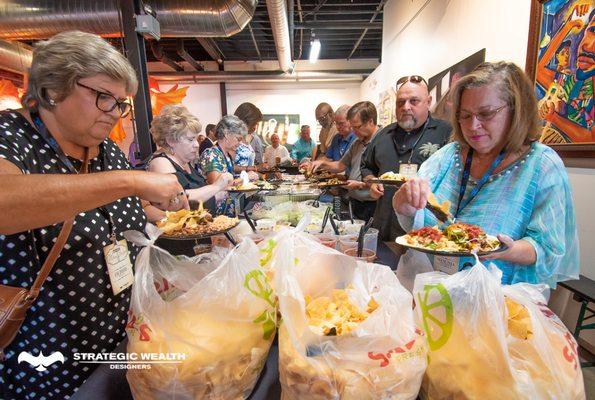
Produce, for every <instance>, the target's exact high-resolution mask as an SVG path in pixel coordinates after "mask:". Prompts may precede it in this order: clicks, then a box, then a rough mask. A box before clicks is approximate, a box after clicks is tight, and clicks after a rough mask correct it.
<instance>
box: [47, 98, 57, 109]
mask: <svg viewBox="0 0 595 400" xmlns="http://www.w3.org/2000/svg"><path fill="white" fill-rule="evenodd" d="M48 103H50V106H52V107H53V106H55V105H56V100H54V99H50V100H49V101H48Z"/></svg>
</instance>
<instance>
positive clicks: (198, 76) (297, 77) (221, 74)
mask: <svg viewBox="0 0 595 400" xmlns="http://www.w3.org/2000/svg"><path fill="white" fill-rule="evenodd" d="M371 72H372V70H352V71H301V72H294V73H293V74H285V73H283V72H281V71H277V72H275V71H252V72H245V71H197V72H192V71H180V72H175V71H159V72H158V71H155V72H153V73H151V76H152V77H154V78H155V79H157V80H158V81H169V82H177V83H216V82H226V83H231V82H297V81H299V82H362V81H363V80H364V78H365V77H366V76H368V75H369V74H370V73H371Z"/></svg>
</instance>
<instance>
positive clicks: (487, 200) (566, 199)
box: [393, 62, 579, 288]
mask: <svg viewBox="0 0 595 400" xmlns="http://www.w3.org/2000/svg"><path fill="white" fill-rule="evenodd" d="M452 101H453V108H454V115H453V118H452V125H453V135H454V142H453V143H450V144H448V145H446V146H444V147H443V148H442V149H440V150H439V151H437V152H436V153H435V154H434V155H432V156H431V157H430V158H429V159H428V160H427V161H426V162H425V163H424V164H423V165H422V167H421V169H420V171H419V177H418V178H414V179H411V180H410V181H408V182H407V183H406V184H405V185H403V186H402V187H401V188H400V189H399V190H398V191H397V193H396V194H395V196H394V197H393V207H394V209H395V211H396V212H397V214H398V217H399V222H400V223H401V225H402V226H403V227H404V228H405V229H406V230H407V231H409V230H411V229H418V228H421V227H422V226H434V225H437V224H439V222H438V221H437V220H436V218H435V217H434V216H433V215H432V214H431V213H429V212H428V211H427V210H425V209H424V207H425V206H426V203H427V201H428V195H429V194H430V192H433V193H434V194H435V195H436V198H437V199H438V201H439V202H440V203H442V202H443V201H446V200H448V201H450V203H451V204H452V206H451V213H452V214H453V216H454V217H455V218H456V220H457V221H460V222H465V223H469V224H474V225H478V226H479V227H481V228H482V229H483V230H484V231H485V232H486V233H488V234H493V235H496V234H498V238H499V239H500V241H501V242H502V243H503V244H504V245H506V246H507V247H508V249H507V250H506V251H502V252H500V253H494V254H492V255H490V256H487V257H485V259H486V260H489V262H493V263H494V264H495V265H496V266H497V267H498V268H499V269H500V270H501V271H502V283H504V284H513V283H517V282H529V283H545V284H547V285H549V286H550V287H552V288H555V287H556V283H557V282H559V281H563V280H568V279H576V278H577V277H578V272H579V251H578V250H579V249H578V236H577V229H576V222H575V215H574V207H573V203H572V193H571V190H570V185H569V182H568V176H567V174H566V170H565V168H564V164H563V163H562V160H561V159H560V157H558V155H557V154H556V153H555V152H554V151H553V150H552V149H551V148H549V147H547V146H545V145H543V144H541V143H539V142H538V139H539V135H540V121H539V118H538V116H537V102H536V99H535V94H534V91H533V85H532V83H531V81H530V80H529V78H528V77H527V76H526V75H525V74H524V73H523V71H522V70H521V69H520V68H519V67H518V66H516V65H515V64H513V63H508V62H497V63H483V64H481V65H480V66H478V67H477V68H476V69H475V70H474V71H472V72H471V73H470V74H468V75H466V76H465V77H463V78H461V79H460V80H459V81H458V82H457V84H456V85H455V86H454V88H453V93H452ZM415 253H417V252H413V251H412V250H409V251H408V252H407V254H405V255H404V256H403V257H401V260H400V261H399V267H398V268H397V271H398V275H400V277H402V278H403V279H402V280H403V281H405V283H409V284H410V283H411V282H412V279H413V275H414V273H415V272H419V271H418V270H417V267H416V265H417V266H419V265H420V264H416V265H414V263H416V261H415V260H419V258H418V256H419V253H417V255H416V254H415ZM424 257H425V255H424ZM430 261H431V262H433V268H434V269H439V270H445V271H446V270H450V271H451V273H452V272H454V271H456V270H461V269H463V268H465V267H467V266H471V265H473V264H474V262H473V259H472V258H469V257H466V258H465V257H463V258H460V259H457V258H450V257H449V258H447V259H446V258H440V257H434V258H433V259H431V260H430ZM449 265H450V267H449ZM399 270H400V271H399Z"/></svg>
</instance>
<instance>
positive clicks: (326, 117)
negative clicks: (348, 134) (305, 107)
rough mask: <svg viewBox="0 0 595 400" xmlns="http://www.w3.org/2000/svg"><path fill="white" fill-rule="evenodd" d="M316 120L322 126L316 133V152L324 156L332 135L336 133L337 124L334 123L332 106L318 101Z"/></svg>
mask: <svg viewBox="0 0 595 400" xmlns="http://www.w3.org/2000/svg"><path fill="white" fill-rule="evenodd" d="M315 115H316V121H318V123H319V124H320V125H321V126H322V129H320V133H319V134H318V141H319V142H320V146H319V149H318V154H320V155H321V156H324V155H325V154H326V152H327V151H328V148H329V147H330V145H331V141H332V140H333V137H335V135H336V134H337V126H336V125H335V113H334V112H333V108H332V107H331V106H330V104H328V103H320V104H319V105H318V106H316V111H315Z"/></svg>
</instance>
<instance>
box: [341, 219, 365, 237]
mask: <svg viewBox="0 0 595 400" xmlns="http://www.w3.org/2000/svg"><path fill="white" fill-rule="evenodd" d="M364 224H365V222H364V221H362V220H361V219H356V220H354V221H353V224H352V223H351V221H349V220H348V221H339V222H338V226H339V232H341V234H342V235H349V234H352V235H357V234H358V233H359V230H360V229H361V228H362V225H364Z"/></svg>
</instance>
